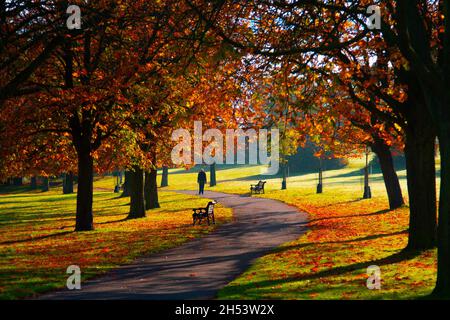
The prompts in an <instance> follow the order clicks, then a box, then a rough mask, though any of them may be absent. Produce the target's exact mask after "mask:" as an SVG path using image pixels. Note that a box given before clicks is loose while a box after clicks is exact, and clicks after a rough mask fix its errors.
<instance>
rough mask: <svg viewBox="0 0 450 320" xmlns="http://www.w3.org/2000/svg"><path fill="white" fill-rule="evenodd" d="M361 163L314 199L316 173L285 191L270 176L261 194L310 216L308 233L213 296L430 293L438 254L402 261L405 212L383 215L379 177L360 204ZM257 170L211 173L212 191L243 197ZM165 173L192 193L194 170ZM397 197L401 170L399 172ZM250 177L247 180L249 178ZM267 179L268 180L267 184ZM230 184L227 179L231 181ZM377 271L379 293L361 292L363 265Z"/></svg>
mask: <svg viewBox="0 0 450 320" xmlns="http://www.w3.org/2000/svg"><path fill="white" fill-rule="evenodd" d="M362 167H363V159H356V160H353V161H351V162H350V164H349V166H348V167H346V168H344V169H340V170H333V171H327V172H325V174H324V177H325V181H324V193H323V194H320V195H318V194H316V193H315V186H316V183H317V180H316V179H317V175H316V174H306V175H299V176H293V177H290V178H289V179H288V190H280V186H281V180H280V179H279V178H270V177H269V178H268V177H265V179H264V180H267V184H266V189H267V191H266V194H265V195H261V196H262V197H267V198H272V199H277V200H280V201H283V202H286V203H288V204H291V205H294V206H296V207H298V208H299V209H300V210H302V211H305V212H307V213H308V214H309V218H310V222H309V231H308V232H307V234H306V235H305V236H303V237H301V238H300V239H298V240H297V241H293V242H290V243H286V244H284V245H283V246H281V247H279V248H277V249H276V250H274V252H273V253H272V254H269V255H266V256H264V257H262V258H260V259H257V260H256V262H255V263H254V264H253V265H252V267H251V268H250V269H249V270H247V271H246V272H245V273H244V274H242V275H241V276H240V277H238V278H237V279H235V280H234V281H233V282H231V283H229V284H228V285H227V286H226V287H225V288H223V289H222V290H221V291H220V293H219V298H221V299H411V298H419V297H422V296H426V295H428V294H430V293H431V290H432V289H433V287H434V282H435V272H436V251H435V250H429V251H427V252H424V253H422V254H420V255H418V256H405V255H403V254H402V253H401V250H402V249H403V248H404V247H405V245H406V243H407V228H408V215H409V212H408V207H406V206H405V207H404V208H400V209H397V210H395V211H389V210H387V209H388V207H389V206H388V202H387V197H386V195H385V189H384V184H383V180H382V176H381V174H380V173H377V174H373V175H372V177H371V187H372V193H373V196H374V197H373V199H369V200H362V199H361V198H362V194H363V181H362V176H361V172H360V169H361V168H362ZM259 171H260V168H258V167H242V168H233V169H225V170H221V171H218V172H217V178H218V185H217V186H216V187H213V188H207V189H209V190H214V191H224V192H233V193H247V192H248V190H249V185H250V183H256V182H257V181H258V180H259V179H260V177H259V176H258V174H259ZM179 172H180V171H179V170H178V171H177V172H176V173H173V174H172V175H170V176H169V181H170V188H174V189H177V188H184V189H186V188H195V173H186V174H180V173H179ZM398 174H399V177H400V180H401V184H402V188H403V194H404V196H405V198H406V196H407V188H406V180H405V172H404V171H400V172H398ZM249 177H250V178H249ZM266 178H267V179H266ZM232 179H233V181H231V180H232ZM370 265H378V266H379V267H380V269H381V279H382V281H381V290H369V289H367V287H366V280H367V277H368V276H367V274H366V270H367V267H368V266H370Z"/></svg>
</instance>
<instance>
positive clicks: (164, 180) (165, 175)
mask: <svg viewBox="0 0 450 320" xmlns="http://www.w3.org/2000/svg"><path fill="white" fill-rule="evenodd" d="M168 186H169V168H168V167H167V166H163V168H162V177H161V187H162V188H163V187H168Z"/></svg>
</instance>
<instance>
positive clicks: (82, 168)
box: [75, 142, 94, 231]
mask: <svg viewBox="0 0 450 320" xmlns="http://www.w3.org/2000/svg"><path fill="white" fill-rule="evenodd" d="M89 143H90V142H89ZM93 170H94V160H93V158H92V156H91V152H90V150H89V148H83V147H82V148H79V149H78V191H77V214H76V225H75V231H90V230H94V217H93V213H92V203H93V192H94V171H93Z"/></svg>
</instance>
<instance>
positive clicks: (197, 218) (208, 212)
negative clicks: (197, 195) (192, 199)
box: [192, 201, 217, 226]
mask: <svg viewBox="0 0 450 320" xmlns="http://www.w3.org/2000/svg"><path fill="white" fill-rule="evenodd" d="M216 203H217V202H216V201H210V202H208V204H207V205H206V207H205V208H195V209H192V211H194V213H193V214H192V220H193V225H194V226H195V223H196V222H198V224H202V220H203V219H206V220H207V221H208V226H209V225H210V220H212V223H213V224H216V220H215V218H214V205H215V204H216Z"/></svg>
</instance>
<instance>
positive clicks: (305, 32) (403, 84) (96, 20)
mask: <svg viewBox="0 0 450 320" xmlns="http://www.w3.org/2000/svg"><path fill="white" fill-rule="evenodd" d="M71 4H78V5H79V6H80V7H81V12H82V29H81V30H68V29H67V28H66V25H65V18H66V17H67V16H65V15H64V13H65V10H66V9H67V6H68V3H66V2H65V1H41V2H39V3H38V2H35V1H31V0H30V1H26V0H23V1H14V2H2V3H1V4H0V14H1V45H0V56H1V61H0V69H1V71H2V75H3V74H4V76H3V77H2V79H0V111H1V112H0V119H1V121H0V133H1V146H2V150H1V152H2V158H1V159H2V160H1V161H2V162H4V163H3V164H2V166H1V167H2V168H3V169H2V174H3V175H4V176H17V175H22V174H24V173H27V174H34V175H47V174H58V173H60V172H69V171H72V172H76V173H77V175H78V192H77V220H76V221H77V222H76V229H77V230H79V231H82V230H92V228H93V213H92V201H93V196H92V194H93V173H94V171H97V172H104V171H110V170H112V169H114V168H125V167H126V168H127V169H128V170H129V171H130V173H129V181H130V185H129V186H130V188H129V191H130V196H131V206H130V217H133V218H136V217H141V216H145V209H148V208H151V207H155V206H157V205H158V201H157V198H153V199H151V198H147V199H145V195H147V196H149V195H150V194H152V193H151V192H150V191H149V190H155V189H156V180H155V179H156V171H155V169H156V167H157V166H161V165H167V164H168V163H169V162H168V160H169V159H168V156H167V155H168V154H170V152H168V150H169V149H170V139H169V138H168V137H170V132H171V130H172V129H174V128H179V127H189V126H190V125H189V124H190V123H191V122H192V121H195V120H201V121H203V123H204V125H205V126H210V127H217V128H219V129H222V130H223V129H226V128H230V127H236V126H244V125H245V126H246V127H249V126H254V127H257V126H274V125H275V126H277V127H279V128H280V129H282V134H283V137H282V139H284V140H282V141H284V143H282V148H284V149H285V150H282V151H283V152H282V153H284V154H285V155H288V154H289V153H290V152H291V150H290V149H291V148H289V147H292V143H291V141H295V145H297V144H303V143H305V142H306V141H307V140H308V139H309V140H312V141H313V142H315V143H316V144H317V145H318V146H319V148H318V150H317V156H319V157H322V156H323V155H324V154H325V153H326V152H328V151H330V150H332V151H333V152H334V153H336V154H342V155H346V156H348V155H349V154H351V153H355V152H361V151H362V150H364V149H365V147H366V146H370V147H371V148H372V150H373V151H374V152H375V153H376V154H377V155H378V158H379V159H380V164H381V168H382V171H383V176H384V179H385V184H386V190H387V193H388V198H389V204H390V207H391V208H397V207H399V206H401V205H403V197H402V193H401V189H400V184H399V183H398V177H397V175H396V172H395V170H394V166H393V162H392V154H391V149H392V148H393V147H395V148H397V149H403V148H404V151H405V156H406V164H407V178H408V195H409V207H410V229H409V241H408V247H407V248H406V250H410V251H417V250H419V251H420V250H425V249H429V248H433V247H434V246H435V245H436V244H437V245H438V252H439V253H438V281H437V284H436V290H435V291H436V293H448V292H449V291H450V233H449V228H450V225H449V221H450V220H449V219H450V204H449V202H448V200H447V199H448V198H449V196H450V194H449V193H450V176H449V170H448V164H449V161H450V111H449V110H450V109H449V108H448V104H449V103H450V96H449V95H450V94H449V92H450V91H449V90H446V89H447V88H446V84H447V83H449V81H448V80H449V79H448V76H449V74H450V73H449V72H448V71H449V70H448V68H449V59H450V54H449V50H450V49H449V46H450V43H449V30H448V28H449V23H448V18H447V15H448V10H449V8H450V7H449V5H450V2H449V1H447V0H436V1H422V0H400V1H393V0H392V1H368V0H359V1H357V0H354V1H344V0H335V1H320V0H313V1H290V0H289V1H288V0H253V1H245V2H236V1H231V0H230V1H227V0H223V1H216V2H209V1H201V0H184V1H172V0H167V1H152V2H147V1H127V0H125V1H121V2H120V3H117V2H116V1H108V0H106V1H101V2H98V3H89V4H86V3H85V2H83V1H78V2H77V1H74V3H71ZM372 5H378V7H379V9H380V13H381V15H380V16H376V17H375V20H377V19H379V28H374V25H372V24H368V23H367V18H368V16H369V15H370V14H368V13H367V12H368V11H367V8H368V7H369V6H372ZM372 18H373V17H372ZM430 124H431V125H430ZM436 137H438V139H439V145H440V149H439V150H440V154H441V166H442V169H441V192H440V197H441V201H439V224H437V218H436V183H435V174H436V172H435V160H434V155H435V140H436ZM144 189H145V190H147V191H148V192H144V191H143V190H144ZM153 194H154V193H153Z"/></svg>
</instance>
